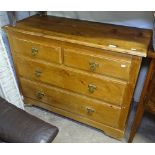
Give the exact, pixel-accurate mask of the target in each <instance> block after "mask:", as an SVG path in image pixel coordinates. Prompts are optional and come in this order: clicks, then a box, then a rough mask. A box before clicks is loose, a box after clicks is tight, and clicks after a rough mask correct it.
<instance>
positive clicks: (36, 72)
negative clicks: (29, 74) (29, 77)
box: [34, 69, 42, 77]
mask: <svg viewBox="0 0 155 155" xmlns="http://www.w3.org/2000/svg"><path fill="white" fill-rule="evenodd" d="M34 74H35V76H36V77H40V76H41V74H42V71H41V70H39V69H36V70H35V71H34Z"/></svg>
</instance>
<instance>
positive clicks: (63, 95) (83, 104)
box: [20, 78, 121, 127]
mask: <svg viewBox="0 0 155 155" xmlns="http://www.w3.org/2000/svg"><path fill="white" fill-rule="evenodd" d="M20 81H21V87H22V90H23V93H24V96H25V97H28V98H32V99H34V100H36V101H40V102H43V103H46V104H49V105H52V106H54V107H57V108H60V109H64V110H67V111H69V112H72V113H75V114H78V115H81V116H83V117H86V118H88V119H91V120H94V121H97V122H99V123H104V124H106V125H109V126H112V127H118V121H119V119H120V117H119V116H120V111H121V108H120V107H117V106H113V105H111V104H108V103H105V102H103V101H98V100H95V99H90V98H88V97H85V96H83V95H78V94H76V93H72V92H70V91H66V90H63V89H59V88H56V87H53V86H48V85H45V84H41V83H38V82H37V83H36V82H32V81H30V80H26V79H24V78H20ZM40 91H41V92H43V93H44V96H42V97H41V98H38V93H39V92H40ZM87 108H90V109H93V110H94V111H93V112H90V113H89V111H87V110H88V109H87Z"/></svg>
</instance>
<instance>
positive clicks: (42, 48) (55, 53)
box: [13, 37, 62, 64]
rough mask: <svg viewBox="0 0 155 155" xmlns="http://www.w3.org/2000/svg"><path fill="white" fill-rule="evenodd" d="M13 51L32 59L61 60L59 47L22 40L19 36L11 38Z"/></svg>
mask: <svg viewBox="0 0 155 155" xmlns="http://www.w3.org/2000/svg"><path fill="white" fill-rule="evenodd" d="M13 46H14V51H15V52H16V53H17V54H18V53H20V54H22V55H23V56H27V57H30V58H33V59H41V60H43V61H47V62H54V63H59V64H61V63H62V60H61V57H62V56H61V47H58V46H54V45H53V46H52V45H51V44H50V45H48V46H47V45H44V44H39V43H37V42H33V41H31V40H23V39H20V38H16V37H15V38H14V39H13ZM33 49H34V50H37V51H36V53H34V54H33V53H32V52H33V51H32V50H33Z"/></svg>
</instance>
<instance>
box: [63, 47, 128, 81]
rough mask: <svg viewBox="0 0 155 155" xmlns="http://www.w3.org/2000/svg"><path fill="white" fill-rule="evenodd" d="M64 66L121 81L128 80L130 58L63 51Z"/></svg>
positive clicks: (79, 51)
mask: <svg viewBox="0 0 155 155" xmlns="http://www.w3.org/2000/svg"><path fill="white" fill-rule="evenodd" d="M64 64H65V65H67V66H70V67H75V68H79V69H83V70H86V71H89V72H94V73H99V74H103V75H107V76H111V77H116V78H120V79H123V80H128V79H129V72H130V66H131V56H130V57H127V56H126V57H125V56H120V54H119V55H117V54H114V55H112V54H108V53H101V54H95V53H92V52H89V51H81V50H80V49H79V50H73V49H65V50H64Z"/></svg>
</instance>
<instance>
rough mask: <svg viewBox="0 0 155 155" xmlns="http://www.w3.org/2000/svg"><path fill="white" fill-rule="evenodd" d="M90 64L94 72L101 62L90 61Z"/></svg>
mask: <svg viewBox="0 0 155 155" xmlns="http://www.w3.org/2000/svg"><path fill="white" fill-rule="evenodd" d="M89 66H90V70H91V71H93V72H94V71H95V70H96V68H97V67H99V64H97V63H96V62H89Z"/></svg>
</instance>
